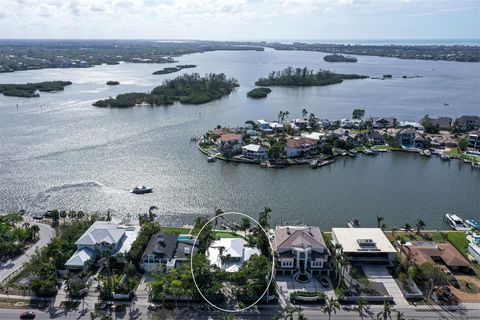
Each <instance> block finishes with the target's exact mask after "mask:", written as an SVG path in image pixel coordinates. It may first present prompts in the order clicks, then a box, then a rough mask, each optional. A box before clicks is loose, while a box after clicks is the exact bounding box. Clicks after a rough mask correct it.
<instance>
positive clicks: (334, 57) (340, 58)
mask: <svg viewBox="0 0 480 320" xmlns="http://www.w3.org/2000/svg"><path fill="white" fill-rule="evenodd" d="M323 60H325V61H326V62H357V58H356V57H352V56H344V55H342V54H336V53H334V54H327V55H326V56H325V57H323Z"/></svg>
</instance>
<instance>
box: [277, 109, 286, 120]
mask: <svg viewBox="0 0 480 320" xmlns="http://www.w3.org/2000/svg"><path fill="white" fill-rule="evenodd" d="M283 119H284V115H283V111H279V112H278V117H277V120H278V122H283Z"/></svg>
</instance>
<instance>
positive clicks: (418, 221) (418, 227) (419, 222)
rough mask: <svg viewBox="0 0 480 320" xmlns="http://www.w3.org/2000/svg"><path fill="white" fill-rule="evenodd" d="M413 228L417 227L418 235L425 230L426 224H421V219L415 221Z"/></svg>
mask: <svg viewBox="0 0 480 320" xmlns="http://www.w3.org/2000/svg"><path fill="white" fill-rule="evenodd" d="M415 226H416V227H417V234H420V233H421V232H422V230H423V229H424V228H425V226H426V224H425V222H423V220H422V219H417V222H416V223H415Z"/></svg>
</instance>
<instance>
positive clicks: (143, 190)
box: [130, 186, 153, 194]
mask: <svg viewBox="0 0 480 320" xmlns="http://www.w3.org/2000/svg"><path fill="white" fill-rule="evenodd" d="M152 191H153V188H147V187H145V186H136V187H134V188H133V189H132V190H130V192H131V193H135V194H144V193H150V192H152Z"/></svg>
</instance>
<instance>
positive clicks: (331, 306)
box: [322, 297, 340, 319]
mask: <svg viewBox="0 0 480 320" xmlns="http://www.w3.org/2000/svg"><path fill="white" fill-rule="evenodd" d="M339 309H340V304H339V303H338V300H337V299H335V298H333V297H330V298H328V299H327V303H326V304H325V305H324V306H323V308H322V311H323V313H328V319H330V317H331V316H332V312H333V313H335V314H336V313H337V310H339Z"/></svg>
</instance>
